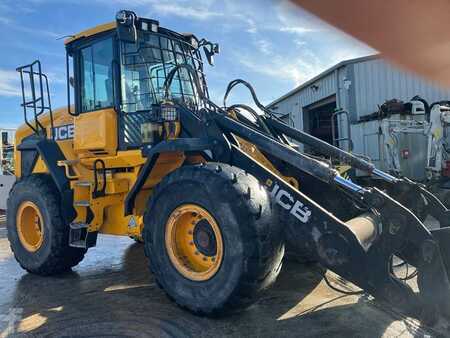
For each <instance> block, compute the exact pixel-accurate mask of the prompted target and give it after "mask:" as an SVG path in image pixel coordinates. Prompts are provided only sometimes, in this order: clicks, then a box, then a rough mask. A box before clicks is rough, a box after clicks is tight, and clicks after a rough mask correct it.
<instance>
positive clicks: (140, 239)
mask: <svg viewBox="0 0 450 338" xmlns="http://www.w3.org/2000/svg"><path fill="white" fill-rule="evenodd" d="M130 238H131V239H132V240H133V241H135V242H136V243H138V244H144V240H143V239H142V238H140V237H135V236H130Z"/></svg>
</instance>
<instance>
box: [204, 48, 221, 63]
mask: <svg viewBox="0 0 450 338" xmlns="http://www.w3.org/2000/svg"><path fill="white" fill-rule="evenodd" d="M203 52H204V53H205V56H206V59H207V60H208V63H209V64H210V65H211V66H214V54H219V52H220V48H219V44H218V43H208V44H207V45H205V46H203Z"/></svg>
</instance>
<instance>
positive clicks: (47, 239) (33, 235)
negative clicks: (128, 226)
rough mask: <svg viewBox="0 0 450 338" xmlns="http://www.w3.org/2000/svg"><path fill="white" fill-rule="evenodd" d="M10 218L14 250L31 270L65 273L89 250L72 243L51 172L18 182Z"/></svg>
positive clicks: (10, 204)
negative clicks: (76, 246)
mask: <svg viewBox="0 0 450 338" xmlns="http://www.w3.org/2000/svg"><path fill="white" fill-rule="evenodd" d="M30 214H31V216H30ZM6 219H7V229H8V239H9V242H10V245H11V250H12V251H13V253H14V256H15V258H16V260H17V261H18V262H19V264H20V266H21V267H22V268H23V269H25V270H27V271H28V272H31V273H35V274H38V275H54V274H58V273H62V272H65V271H67V270H69V269H70V268H72V267H73V266H75V265H77V264H78V263H79V262H81V260H82V259H83V257H84V254H85V253H86V250H85V249H78V248H72V247H70V246H69V225H68V224H67V223H66V222H65V221H64V218H63V216H62V212H61V202H60V195H59V192H58V190H57V188H56V186H55V184H54V182H53V180H52V178H51V177H50V176H49V175H45V174H33V175H30V176H27V177H24V178H22V179H20V180H19V181H17V182H16V184H14V186H13V188H12V189H11V192H10V194H9V198H8V202H7V217H6ZM33 219H35V221H34V223H33V222H31V223H32V224H30V222H29V220H33ZM27 220H28V222H27ZM33 228H35V229H36V228H38V230H37V231H36V230H33ZM33 231H34V232H33ZM27 233H28V234H27Z"/></svg>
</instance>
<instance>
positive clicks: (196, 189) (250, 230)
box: [144, 163, 284, 315]
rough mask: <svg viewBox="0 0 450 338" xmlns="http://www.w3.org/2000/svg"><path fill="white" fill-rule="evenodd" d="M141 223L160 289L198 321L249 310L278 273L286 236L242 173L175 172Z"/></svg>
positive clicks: (219, 168) (216, 169)
mask: <svg viewBox="0 0 450 338" xmlns="http://www.w3.org/2000/svg"><path fill="white" fill-rule="evenodd" d="M144 223H145V227H144V245H145V252H146V254H147V256H148V258H149V263H150V269H151V271H152V272H153V274H154V276H155V278H156V281H157V283H158V284H159V285H160V286H161V287H162V288H163V289H164V290H165V291H166V293H167V294H168V295H169V297H170V298H172V299H173V300H175V302H177V303H178V304H179V305H180V306H182V307H185V308H187V309H189V310H190V311H192V312H194V313H196V314H201V315H218V314H221V313H224V312H228V311H231V310H235V309H238V308H242V307H245V306H247V305H250V304H251V303H252V302H253V301H254V300H256V299H257V296H258V295H259V294H260V293H261V291H263V290H264V289H265V288H267V287H269V286H270V285H272V284H273V282H274V281H275V279H276V277H277V276H278V274H279V272H280V270H281V263H282V258H283V254H284V243H283V236H282V231H281V227H280V225H279V223H278V222H277V217H276V216H275V215H274V210H273V207H272V205H271V203H270V199H269V196H268V194H267V192H266V190H265V189H264V188H263V187H262V186H261V185H260V184H259V182H258V181H257V180H256V178H254V177H253V176H251V175H248V174H247V173H245V172H244V171H243V170H241V169H239V168H236V167H231V166H229V165H226V164H219V163H217V164H212V163H210V164H206V165H199V166H185V167H182V168H180V169H178V170H176V171H174V172H173V173H171V174H169V175H168V176H167V177H165V178H164V179H163V181H162V182H161V183H160V184H159V185H158V186H157V187H156V188H155V191H154V193H153V195H152V198H151V199H150V201H149V204H148V208H147V212H146V214H145V216H144Z"/></svg>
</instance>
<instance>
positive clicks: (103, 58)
mask: <svg viewBox="0 0 450 338" xmlns="http://www.w3.org/2000/svg"><path fill="white" fill-rule="evenodd" d="M80 58H81V60H80V61H81V62H80V64H81V88H80V91H81V112H87V111H91V110H97V109H103V108H108V107H112V106H113V105H114V97H113V93H114V91H113V79H112V77H113V67H112V64H113V59H114V54H113V41H112V38H108V39H105V40H102V41H98V42H95V43H93V44H92V45H90V46H88V47H84V48H83V49H82V50H81V55H80Z"/></svg>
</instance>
